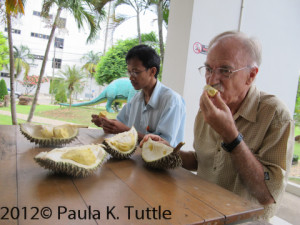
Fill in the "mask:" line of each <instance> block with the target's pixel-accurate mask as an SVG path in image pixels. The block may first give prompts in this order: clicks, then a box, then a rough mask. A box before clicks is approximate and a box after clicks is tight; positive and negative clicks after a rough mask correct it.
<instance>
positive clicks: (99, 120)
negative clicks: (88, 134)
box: [91, 114, 102, 127]
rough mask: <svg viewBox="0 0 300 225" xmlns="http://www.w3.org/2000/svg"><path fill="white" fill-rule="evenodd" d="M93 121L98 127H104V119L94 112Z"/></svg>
mask: <svg viewBox="0 0 300 225" xmlns="http://www.w3.org/2000/svg"><path fill="white" fill-rule="evenodd" d="M91 122H92V123H94V124H95V125H96V126H98V127H102V121H101V118H100V117H99V116H98V115H95V114H93V115H92V120H91Z"/></svg>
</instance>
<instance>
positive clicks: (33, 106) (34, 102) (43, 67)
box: [27, 8, 62, 122]
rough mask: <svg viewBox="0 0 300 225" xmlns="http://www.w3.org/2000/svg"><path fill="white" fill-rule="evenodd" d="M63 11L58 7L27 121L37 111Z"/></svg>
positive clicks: (29, 120)
mask: <svg viewBox="0 0 300 225" xmlns="http://www.w3.org/2000/svg"><path fill="white" fill-rule="evenodd" d="M61 11H62V8H58V9H57V14H56V17H55V20H54V23H53V25H52V30H51V33H50V37H49V41H48V44H47V48H46V51H45V55H44V59H43V64H42V67H41V72H40V76H39V80H38V83H37V87H36V91H35V95H34V99H33V102H32V106H31V109H30V113H29V115H28V118H27V122H31V120H32V117H33V114H34V111H35V107H36V103H37V101H38V95H39V92H40V88H41V83H42V79H43V76H44V73H45V69H46V64H47V60H48V54H49V51H50V46H51V42H52V39H53V37H54V33H55V29H56V27H57V22H58V18H59V16H60V13H61ZM53 66H54V65H53Z"/></svg>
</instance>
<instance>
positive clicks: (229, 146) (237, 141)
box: [221, 133, 243, 152]
mask: <svg viewBox="0 0 300 225" xmlns="http://www.w3.org/2000/svg"><path fill="white" fill-rule="evenodd" d="M242 140H243V135H242V134H241V133H239V134H238V136H237V137H236V139H234V140H233V141H232V142H231V143H229V144H226V143H224V142H222V143H221V146H222V148H223V149H224V150H225V151H227V152H231V151H232V150H233V149H235V147H236V146H238V145H239V144H240V143H241V141H242Z"/></svg>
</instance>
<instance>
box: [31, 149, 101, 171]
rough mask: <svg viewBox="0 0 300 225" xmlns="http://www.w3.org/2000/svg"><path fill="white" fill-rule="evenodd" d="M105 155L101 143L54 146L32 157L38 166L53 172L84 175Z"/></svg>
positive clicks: (98, 163)
mask: <svg viewBox="0 0 300 225" xmlns="http://www.w3.org/2000/svg"><path fill="white" fill-rule="evenodd" d="M106 156H107V153H106V151H105V150H104V149H103V145H83V146H76V147H64V148H55V149H53V150H52V151H50V152H41V153H39V154H38V155H36V156H35V158H34V159H35V161H36V162H37V163H38V164H39V165H40V166H42V167H44V168H46V169H49V170H52V171H53V172H55V173H59V174H66V175H70V176H72V177H86V176H89V175H91V174H92V173H93V172H95V171H96V170H97V169H98V168H99V167H100V166H101V164H102V163H103V162H104V160H105V158H106Z"/></svg>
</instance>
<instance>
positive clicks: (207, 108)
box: [200, 91, 238, 143]
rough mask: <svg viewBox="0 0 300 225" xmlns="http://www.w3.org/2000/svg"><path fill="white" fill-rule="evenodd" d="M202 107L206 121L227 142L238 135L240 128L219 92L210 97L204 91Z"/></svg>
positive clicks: (201, 101) (201, 100) (201, 99)
mask: <svg viewBox="0 0 300 225" xmlns="http://www.w3.org/2000/svg"><path fill="white" fill-rule="evenodd" d="M200 108H201V111H202V114H203V118H204V120H205V122H207V123H208V124H209V125H210V126H211V127H212V128H213V129H214V130H215V131H216V132H217V133H219V134H220V135H221V136H222V138H223V141H224V142H225V143H230V142H232V141H233V140H234V139H235V138H236V137H237V135H238V130H237V128H236V126H235V123H234V119H233V117H232V114H231V111H230V109H229V107H228V106H227V105H226V104H225V102H224V101H223V100H222V98H221V96H220V93H219V92H218V93H217V94H216V95H215V97H214V98H210V97H209V96H208V94H207V92H206V91H204V92H203V94H202V96H201V98H200Z"/></svg>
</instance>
